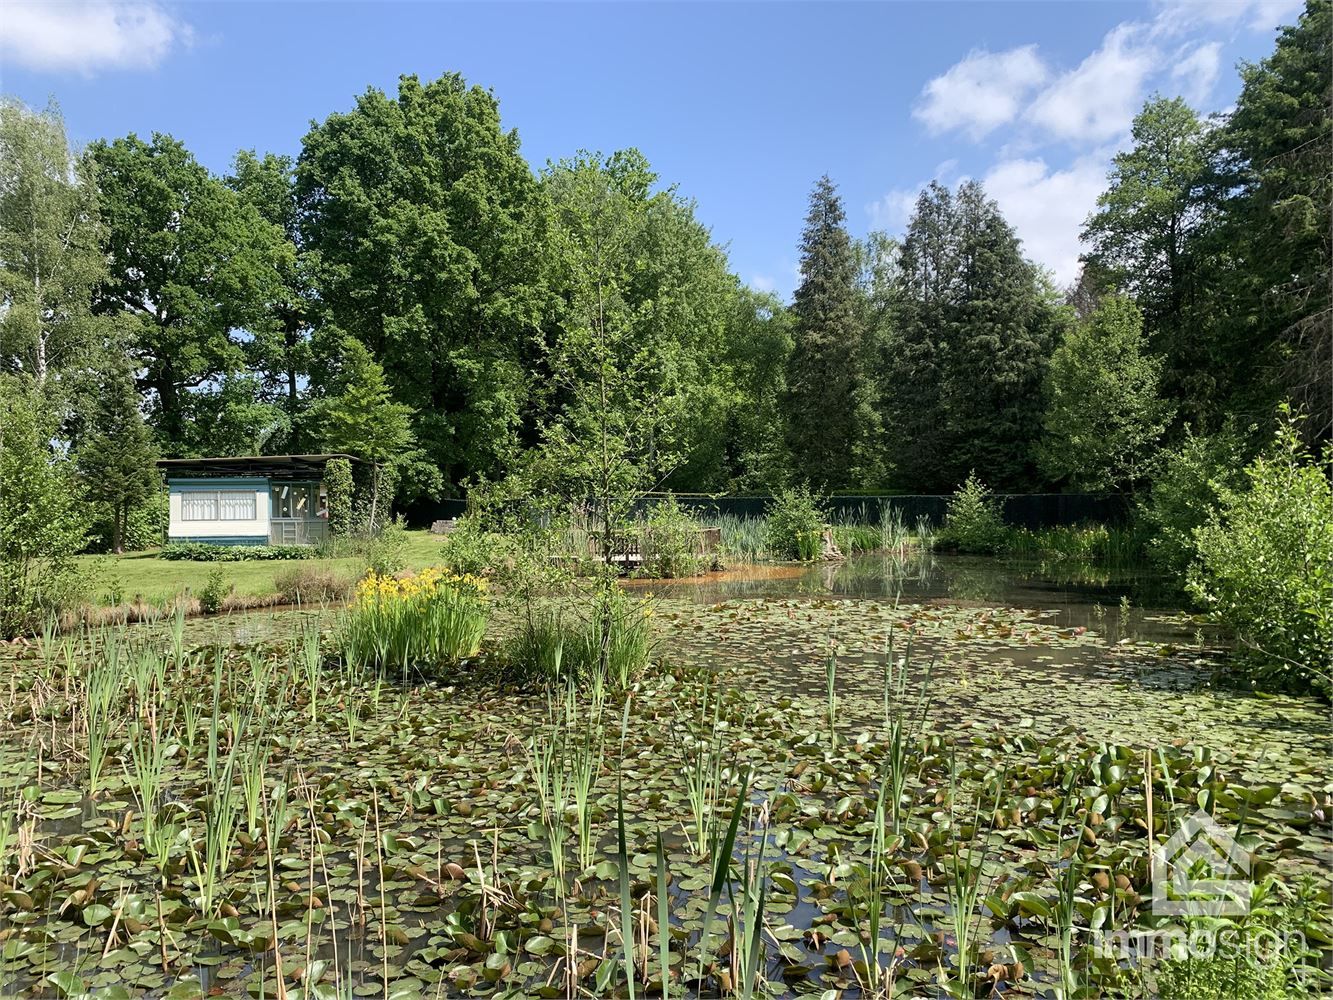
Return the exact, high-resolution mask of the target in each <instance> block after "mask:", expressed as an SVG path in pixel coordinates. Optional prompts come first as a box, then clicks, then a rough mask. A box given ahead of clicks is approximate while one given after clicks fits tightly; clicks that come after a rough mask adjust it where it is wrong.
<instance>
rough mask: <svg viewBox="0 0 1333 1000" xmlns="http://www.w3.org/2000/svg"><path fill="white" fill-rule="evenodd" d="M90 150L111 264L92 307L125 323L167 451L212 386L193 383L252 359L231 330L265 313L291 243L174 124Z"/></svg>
mask: <svg viewBox="0 0 1333 1000" xmlns="http://www.w3.org/2000/svg"><path fill="white" fill-rule="evenodd" d="M90 155H91V156H92V158H93V160H94V161H95V163H96V167H97V179H98V183H99V185H100V187H101V193H102V217H103V219H104V220H105V223H106V230H107V239H106V246H105V250H106V253H107V260H108V266H109V270H110V274H109V276H108V278H107V280H106V281H105V282H104V283H103V284H102V285H101V286H100V288H99V289H98V292H97V295H96V299H95V307H96V309H97V310H98V311H99V312H101V313H103V314H106V315H109V316H114V317H117V318H118V321H120V322H122V323H123V324H124V325H125V328H126V330H127V332H128V334H129V338H128V342H129V345H130V347H129V353H130V356H131V358H132V359H133V367H134V368H135V369H136V370H139V371H141V372H142V376H141V378H140V383H139V387H140V389H141V390H144V391H145V392H151V393H152V396H153V402H154V405H155V407H156V412H155V423H156V427H157V430H158V431H159V433H160V434H161V435H162V437H163V439H164V444H165V446H166V448H167V450H168V453H169V454H170V453H173V452H175V451H176V449H177V448H179V446H180V444H179V443H180V442H182V441H183V440H184V439H185V437H186V434H187V431H188V430H189V428H188V427H187V422H188V417H189V412H188V411H189V410H190V408H191V407H192V406H194V405H196V404H197V403H198V402H199V400H196V399H194V398H193V397H195V396H200V397H205V398H206V397H209V396H210V395H212V394H211V393H208V392H197V391H195V390H197V389H198V388H199V387H200V386H203V385H206V384H210V383H215V382H217V381H219V380H220V379H221V377H222V376H224V375H228V374H230V373H233V372H235V371H237V370H239V369H240V368H241V367H242V366H243V365H244V363H245V352H244V350H243V348H242V347H241V345H240V343H239V341H238V340H237V339H234V336H233V335H234V332H235V331H237V330H241V329H251V328H253V326H254V325H255V324H259V323H262V322H263V313H264V304H265V303H267V302H270V301H273V300H274V299H276V298H278V297H280V296H281V294H282V289H281V283H280V281H279V274H280V273H281V271H282V269H283V268H285V267H286V266H287V261H288V260H289V259H290V257H291V255H292V254H293V252H294V251H293V249H292V246H291V244H290V243H289V242H288V241H287V240H286V239H284V237H283V234H282V231H281V230H280V229H278V227H276V226H274V225H273V224H272V223H270V222H268V221H267V220H265V219H264V218H263V217H262V216H261V215H260V214H259V212H258V211H257V210H256V209H255V208H254V206H253V205H249V204H247V203H246V202H244V201H242V200H241V199H240V198H238V197H237V195H236V194H235V193H234V192H233V191H231V190H229V189H228V188H227V187H226V186H224V185H223V184H222V182H221V181H219V180H218V179H217V178H216V177H213V176H212V175H211V174H209V172H208V170H207V169H205V168H204V167H203V166H202V165H201V164H199V163H198V162H197V161H196V160H195V158H194V157H193V156H192V155H191V154H190V152H189V151H188V150H187V149H186V148H185V146H184V145H183V144H182V143H180V142H178V141H177V140H175V139H173V138H172V137H171V136H169V135H162V134H154V135H153V137H152V141H151V142H144V141H143V140H142V139H140V138H139V137H138V136H136V135H130V136H127V137H125V138H123V139H116V140H115V141H113V142H96V143H93V145H92V146H91V148H90Z"/></svg>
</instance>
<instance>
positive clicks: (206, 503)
mask: <svg viewBox="0 0 1333 1000" xmlns="http://www.w3.org/2000/svg"><path fill="white" fill-rule="evenodd" d="M217 519H218V494H217V491H216V490H207V491H205V490H191V491H190V492H188V493H182V494H181V520H182V521H216V520H217Z"/></svg>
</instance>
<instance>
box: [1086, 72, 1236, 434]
mask: <svg viewBox="0 0 1333 1000" xmlns="http://www.w3.org/2000/svg"><path fill="white" fill-rule="evenodd" d="M1130 131H1131V137H1132V139H1133V145H1132V146H1131V148H1129V149H1127V150H1125V151H1123V152H1121V153H1118V154H1117V155H1116V157H1115V159H1114V161H1113V166H1112V169H1111V175H1110V186H1109V187H1108V188H1107V190H1106V191H1105V192H1103V193H1102V195H1101V196H1100V197H1099V198H1098V199H1097V206H1098V208H1097V211H1096V212H1095V213H1094V214H1093V215H1092V216H1091V218H1089V220H1088V223H1087V226H1086V227H1085V228H1084V231H1083V239H1084V241H1085V242H1086V243H1088V245H1089V246H1090V247H1091V248H1092V252H1091V253H1090V254H1089V260H1090V262H1091V266H1092V267H1094V268H1096V269H1097V270H1098V271H1099V272H1100V273H1102V274H1103V275H1105V277H1106V280H1107V281H1108V283H1110V284H1111V285H1112V286H1113V287H1115V288H1117V289H1118V290H1120V291H1123V292H1124V293H1126V294H1128V295H1132V296H1133V297H1134V299H1135V300H1136V301H1137V302H1138V304H1139V307H1140V308H1141V309H1142V310H1143V312H1144V314H1145V317H1146V325H1147V330H1148V342H1149V344H1150V345H1151V348H1152V350H1153V351H1155V352H1158V353H1161V354H1164V355H1165V356H1166V358H1167V362H1168V363H1167V365H1166V379H1167V384H1166V388H1167V390H1168V391H1169V393H1170V394H1171V395H1172V396H1174V397H1177V398H1181V397H1183V398H1184V400H1185V401H1186V403H1185V408H1184V411H1185V414H1186V415H1187V416H1189V417H1190V418H1191V419H1194V420H1196V421H1197V420H1198V419H1199V415H1200V413H1202V412H1205V411H1206V409H1207V403H1206V396H1207V394H1208V393H1209V392H1211V391H1213V386H1212V384H1211V378H1212V375H1211V369H1212V367H1213V366H1212V365H1211V364H1210V358H1209V356H1208V354H1207V353H1206V350H1201V348H1203V346H1204V345H1202V344H1201V343H1199V341H1198V339H1197V337H1196V335H1195V333H1194V331H1192V330H1191V329H1190V327H1191V324H1190V322H1189V320H1188V317H1187V316H1186V313H1185V303H1186V301H1187V298H1188V296H1189V295H1190V292H1191V290H1192V288H1193V283H1194V281H1195V271H1196V268H1197V260H1196V258H1197V256H1198V253H1199V250H1198V246H1197V240H1196V239H1195V237H1196V236H1197V235H1198V234H1199V233H1200V231H1201V225H1202V223H1203V222H1204V218H1205V216H1204V213H1203V211H1202V206H1201V203H1200V196H1201V185H1202V183H1203V179H1204V175H1205V173H1206V171H1207V169H1208V155H1209V154H1208V148H1207V137H1206V134H1205V128H1204V124H1203V122H1202V121H1200V120H1199V117H1198V115H1196V114H1195V113H1194V111H1193V110H1191V108H1190V107H1189V105H1188V104H1186V103H1185V101H1184V100H1182V99H1181V98H1178V97H1177V98H1171V99H1167V98H1162V97H1159V98H1154V99H1153V100H1150V101H1149V102H1148V103H1147V104H1145V105H1144V107H1143V110H1142V111H1141V112H1139V114H1138V115H1137V116H1136V117H1135V119H1134V123H1133V125H1132V126H1131V130H1130Z"/></svg>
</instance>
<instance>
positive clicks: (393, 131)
mask: <svg viewBox="0 0 1333 1000" xmlns="http://www.w3.org/2000/svg"><path fill="white" fill-rule="evenodd" d="M296 197H297V205H298V208H299V218H300V228H301V235H302V242H303V245H304V246H306V247H308V248H309V250H310V251H311V255H312V257H313V258H314V260H315V261H317V266H315V267H314V269H313V275H312V281H313V285H314V288H315V292H316V301H317V303H318V305H319V312H320V314H321V315H320V317H319V318H320V320H321V321H322V322H323V324H325V325H331V326H334V327H336V328H337V329H339V330H341V331H343V332H345V333H347V334H350V335H351V336H353V337H355V338H356V339H357V340H358V341H360V342H361V343H362V344H364V345H365V346H366V347H367V348H368V349H369V350H370V351H371V352H372V353H373V354H374V355H375V357H376V358H377V359H378V360H379V361H380V363H381V364H383V365H384V368H385V371H386V373H387V375H388V378H389V381H390V383H391V384H392V386H393V389H394V398H395V399H396V400H397V401H398V402H400V403H402V404H403V405H405V406H408V407H410V408H411V410H412V411H413V413H414V418H413V431H414V434H415V436H416V439H417V441H418V442H419V443H420V446H421V448H422V450H423V451H424V453H425V459H426V461H427V462H428V463H429V465H430V466H431V467H433V468H434V469H436V470H437V475H439V474H442V475H443V477H444V478H445V479H447V480H448V481H450V482H460V481H462V480H463V479H464V478H465V477H466V476H468V475H474V474H480V475H488V474H494V473H498V472H499V471H501V469H502V468H503V467H504V466H505V465H506V464H508V463H509V462H510V461H512V459H513V458H514V456H515V454H516V453H517V450H518V440H519V438H518V431H519V427H520V423H521V421H522V410H523V407H524V406H525V404H526V402H527V379H528V378H529V373H531V372H534V371H536V370H537V369H538V368H539V366H540V364H541V361H540V359H541V356H542V354H543V345H544V342H545V334H546V333H547V332H548V331H549V330H550V324H551V320H552V316H553V314H554V313H555V312H556V309H557V302H556V298H555V294H554V291H553V289H552V288H551V280H550V277H549V275H548V270H549V268H550V267H551V266H552V262H553V260H554V258H555V254H554V253H553V252H552V239H551V236H550V234H549V232H548V225H549V214H548V212H547V207H546V201H545V198H544V197H543V192H542V189H541V188H540V186H539V185H538V184H537V181H536V179H535V178H534V177H533V175H532V171H531V169H530V168H529V167H528V164H527V163H526V162H525V161H524V159H523V157H522V156H521V154H520V151H519V142H518V135H517V134H516V133H514V132H512V131H510V132H506V131H504V130H503V128H502V127H501V122H500V109H499V105H498V103H497V101H496V98H495V96H494V95H493V94H492V93H491V92H490V91H489V90H487V89H486V88H484V87H480V86H471V87H469V86H468V85H467V83H466V81H465V80H464V79H463V78H462V77H461V76H459V75H458V74H446V75H444V76H442V77H440V78H439V79H437V80H430V81H424V82H423V81H422V80H420V79H418V78H417V77H416V76H403V77H401V78H400V79H399V81H398V93H397V96H396V97H390V96H389V95H386V94H385V93H384V92H383V91H381V90H379V89H375V88H371V89H368V90H366V91H365V92H364V93H362V94H361V95H360V96H359V97H358V98H357V99H356V103H355V106H354V107H353V108H352V109H351V110H349V111H346V112H340V113H336V114H332V115H329V116H328V117H327V118H326V119H324V120H323V121H322V122H319V123H318V124H316V125H315V126H314V127H312V128H311V130H310V132H309V133H307V135H306V136H305V139H304V143H303V148H302V152H301V156H300V159H299V162H298V163H297V167H296ZM368 303H374V305H373V306H372V307H370V308H368V307H367V305H368ZM315 346H316V351H315V353H316V357H315V359H314V364H313V374H314V378H315V380H316V381H317V382H318V381H320V380H321V379H322V375H321V368H322V366H323V363H324V362H323V360H322V359H321V358H320V357H319V354H320V352H319V350H318V347H319V345H318V344H316V345H315ZM408 485H409V487H410V486H411V484H408Z"/></svg>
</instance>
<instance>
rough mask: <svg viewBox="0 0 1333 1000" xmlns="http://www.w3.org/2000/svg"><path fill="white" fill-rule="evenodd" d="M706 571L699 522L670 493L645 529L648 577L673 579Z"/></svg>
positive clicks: (655, 507)
mask: <svg viewBox="0 0 1333 1000" xmlns="http://www.w3.org/2000/svg"><path fill="white" fill-rule="evenodd" d="M703 569H704V557H703V553H702V552H701V551H700V548H699V522H698V521H696V520H695V519H694V518H693V517H691V516H690V515H689V514H687V513H686V512H685V511H684V510H682V509H681V507H680V504H679V503H677V501H676V498H675V496H673V495H671V494H667V497H666V499H665V500H663V501H662V502H660V503H658V504H656V505H655V506H654V507H653V508H652V510H651V511H649V513H648V518H647V520H646V522H645V523H644V526H643V566H642V572H643V574H644V575H646V576H652V577H660V578H663V579H670V578H671V577H678V576H695V575H697V574H698V573H699V572H701V571H702V570H703Z"/></svg>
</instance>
